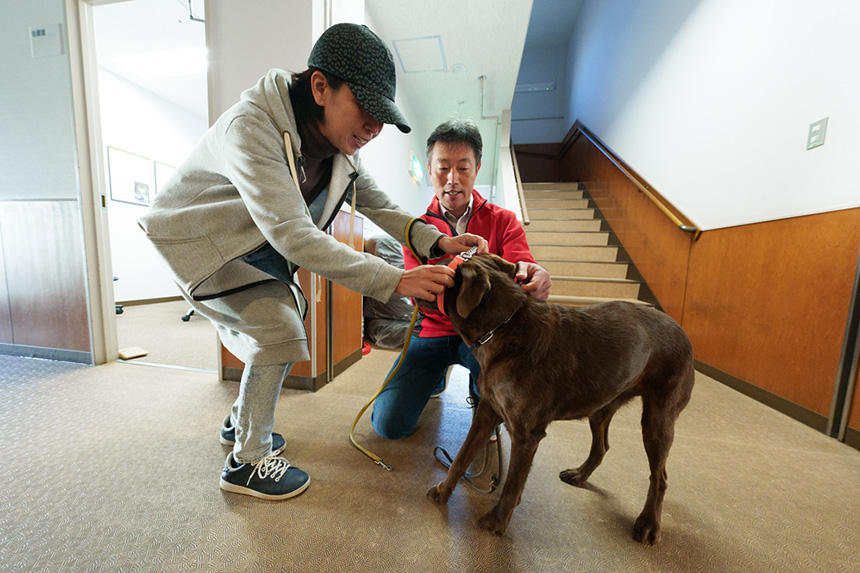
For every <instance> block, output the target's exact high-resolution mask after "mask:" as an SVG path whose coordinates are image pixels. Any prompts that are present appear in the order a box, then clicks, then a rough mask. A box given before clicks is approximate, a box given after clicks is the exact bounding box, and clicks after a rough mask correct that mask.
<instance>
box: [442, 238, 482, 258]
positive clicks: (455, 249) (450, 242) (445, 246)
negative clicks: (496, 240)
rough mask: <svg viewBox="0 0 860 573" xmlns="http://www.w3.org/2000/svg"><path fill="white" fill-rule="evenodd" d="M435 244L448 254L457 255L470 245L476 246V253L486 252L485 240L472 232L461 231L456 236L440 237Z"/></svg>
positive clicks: (466, 249)
mask: <svg viewBox="0 0 860 573" xmlns="http://www.w3.org/2000/svg"><path fill="white" fill-rule="evenodd" d="M436 246H437V247H439V248H440V249H442V250H443V251H445V252H446V253H447V254H449V255H459V254H460V253H462V252H463V251H468V250H469V249H470V248H471V247H478V252H477V253H476V254H478V255H482V254H484V253H486V252H488V251H487V240H486V239H485V238H484V237H480V236H478V235H473V234H472V233H463V234H462V235H457V236H456V237H447V236H446V237H442V238H440V239H439V242H438V243H436Z"/></svg>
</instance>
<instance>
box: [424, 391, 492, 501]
mask: <svg viewBox="0 0 860 573" xmlns="http://www.w3.org/2000/svg"><path fill="white" fill-rule="evenodd" d="M501 421H502V419H501V417H500V416H499V415H498V414H497V413H496V412H495V411H494V410H493V409H492V408H491V407H490V405H489V404H487V401H486V400H481V401H480V402H478V410H477V412H475V418H474V419H473V420H472V426H471V427H470V428H469V433H468V434H467V435H466V441H465V442H463V446H462V447H461V448H460V451H459V452H457V456H456V457H455V458H454V463H452V464H451V467H450V468H448V475H446V476H445V479H444V480H442V481H441V482H439V483H438V484H436V485H435V486H433V487H431V488H430V490H429V491H428V492H427V495H428V496H429V497H430V498H431V499H432V500H433V501H435V502H436V503H445V502H447V501H448V498H449V497H451V493H452V492H453V491H454V488H455V487H457V482H458V481H460V478H461V477H463V475H465V473H466V470H467V469H468V467H469V464H471V463H472V460H473V459H475V456H476V455H477V454H478V452H479V451H480V449H481V447H483V445H484V444H486V443H487V440H489V439H490V434H492V433H493V430H494V429H495V427H496V426H498V425H499V422H501Z"/></svg>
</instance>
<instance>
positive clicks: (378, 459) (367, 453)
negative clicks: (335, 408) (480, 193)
mask: <svg viewBox="0 0 860 573" xmlns="http://www.w3.org/2000/svg"><path fill="white" fill-rule="evenodd" d="M417 220H418V219H412V220H410V221H409V223H408V224H407V225H406V246H407V247H408V248H409V252H410V253H412V255H413V256H414V257H415V258H416V259H418V261H421V257H419V256H418V253H416V252H415V249H414V248H413V247H412V241H411V239H410V235H411V231H412V225H414V224H415V221H417ZM417 318H418V305H417V304H416V305H414V308H413V309H412V320H411V321H410V322H409V329H408V330H407V331H406V340H405V341H404V342H403V350H401V351H400V356H399V357H398V358H397V365H396V366H395V367H394V369H392V370H391V372H390V373H389V374H388V376H386V377H385V381H384V382H383V383H382V386H380V387H379V390H377V391H376V394H374V395H373V397H372V398H371V399H370V400H369V401H368V402H367V404H365V405H364V407H363V408H362V409H361V410H359V412H358V414H357V415H356V416H355V420H353V421H352V428H350V430H349V441H350V442H352V445H353V446H355V447H356V448H357V449H358V451H360V452H361V453H363V454H364V455H365V456H367V457H369V458H370V459H371V460H373V463H375V464H376V465H379V466H382V467H384V468H385V469H386V470H388V471H391V466H389V465H388V464H386V463H385V462H384V461H382V458H381V457H379V456H378V455H376V454H374V453H373V452H371V451H370V450H368V449H367V448H365V447H364V446H362V445H361V444H359V443H358V442H356V441H355V436H354V435H353V434H354V433H355V427H356V426H357V425H358V421H359V420H360V419H361V417H362V416H363V415H364V413H365V412H366V411H367V409H368V408H370V405H371V404H373V402H374V401H376V399H377V398H379V395H380V394H382V391H383V390H385V387H386V386H388V383H389V382H391V380H392V379H393V378H394V375H395V374H397V371H398V370H399V369H400V365H401V364H403V360H404V358H406V351H407V350H408V349H409V341H410V340H412V330H413V329H414V328H415V320H416V319H417Z"/></svg>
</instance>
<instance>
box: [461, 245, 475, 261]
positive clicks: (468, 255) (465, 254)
mask: <svg viewBox="0 0 860 573" xmlns="http://www.w3.org/2000/svg"><path fill="white" fill-rule="evenodd" d="M477 252H478V247H471V248H470V249H469V250H468V251H463V252H462V253H460V254H459V255H458V256H459V257H460V258H461V259H463V262H464V263H465V262H466V261H468V260H469V259H471V258H472V257H474V256H475V253H477Z"/></svg>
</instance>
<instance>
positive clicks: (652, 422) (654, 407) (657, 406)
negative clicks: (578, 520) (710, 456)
mask: <svg viewBox="0 0 860 573" xmlns="http://www.w3.org/2000/svg"><path fill="white" fill-rule="evenodd" d="M677 417H678V412H677V411H674V409H673V408H671V407H666V405H665V403H664V400H663V399H662V398H655V397H653V396H652V397H650V398H649V397H647V396H642V440H643V441H644V442H645V452H646V453H647V454H648V464H649V466H650V468H651V478H650V485H649V487H648V497H647V499H646V500H645V507H644V508H642V513H640V514H639V517H637V518H636V522H635V523H634V524H633V539H635V540H636V541H639V542H641V543H647V544H649V545H654V544H655V543H657V542H658V541H660V536H661V531H660V530H661V526H660V515H661V513H662V511H663V496H664V495H665V494H666V482H667V475H666V459H667V458H668V456H669V449H670V448H671V447H672V441H673V439H674V436H675V419H676V418H677Z"/></svg>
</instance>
